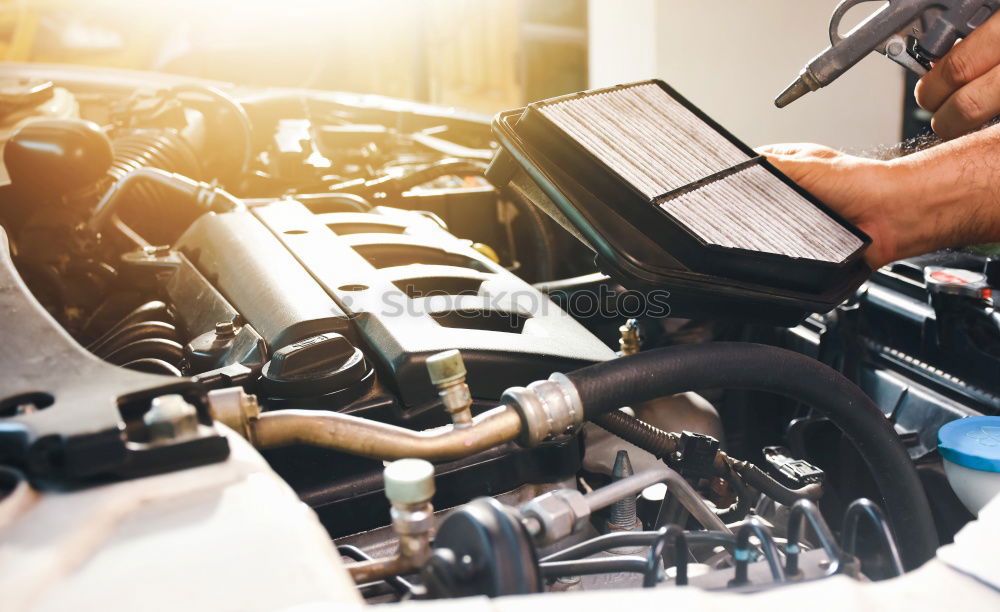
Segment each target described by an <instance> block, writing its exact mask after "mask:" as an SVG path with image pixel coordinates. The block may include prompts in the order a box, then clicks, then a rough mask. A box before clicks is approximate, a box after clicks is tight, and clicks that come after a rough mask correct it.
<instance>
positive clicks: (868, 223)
mask: <svg viewBox="0 0 1000 612" xmlns="http://www.w3.org/2000/svg"><path fill="white" fill-rule="evenodd" d="M757 152H758V153H760V154H761V155H764V156H766V157H767V158H768V160H769V161H770V162H771V163H772V164H774V165H775V166H776V167H777V168H778V169H779V170H781V171H782V172H784V173H785V174H787V175H788V177H789V178H791V179H792V180H793V181H795V182H796V183H798V184H799V185H801V186H802V187H803V188H805V189H806V191H809V192H810V193H812V194H813V195H815V196H816V197H818V198H819V199H820V200H821V201H823V202H824V203H825V204H827V205H828V206H830V208H832V209H834V210H835V211H837V212H838V213H840V214H841V215H842V216H843V217H844V218H845V219H847V220H848V221H850V222H851V223H853V224H854V225H856V226H857V227H858V228H860V229H861V231H863V232H865V233H866V234H868V235H869V236H871V238H872V244H871V247H869V249H868V251H867V252H866V253H865V259H866V261H867V262H868V264H869V265H870V266H871V267H872V268H878V267H880V266H882V265H885V264H886V263H889V262H890V261H893V260H895V259H897V258H898V256H897V237H896V233H895V232H894V231H893V230H894V222H893V216H894V210H895V208H896V207H895V205H894V202H895V201H897V200H898V199H899V193H898V190H899V189H898V188H899V185H898V183H896V181H895V178H894V177H892V176H890V174H891V171H892V170H891V167H890V165H889V164H888V163H886V162H883V161H878V160H873V159H866V158H863V157H855V156H853V155H848V154H846V153H842V152H840V151H837V150H836V149H831V148H830V147H824V146H822V145H816V144H778V145H769V146H765V147H760V148H758V149H757Z"/></svg>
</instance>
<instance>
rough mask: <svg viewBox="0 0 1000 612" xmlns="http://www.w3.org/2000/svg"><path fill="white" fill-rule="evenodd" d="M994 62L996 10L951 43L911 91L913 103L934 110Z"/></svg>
mask: <svg viewBox="0 0 1000 612" xmlns="http://www.w3.org/2000/svg"><path fill="white" fill-rule="evenodd" d="M997 65H1000V13H998V14H996V15H993V17H990V18H989V19H988V20H987V21H986V23H984V24H983V25H981V26H979V27H978V28H976V30H975V31H973V32H972V34H970V35H969V36H968V38H966V39H965V40H963V41H961V42H960V43H959V44H957V45H955V47H954V48H952V50H951V51H949V52H948V54H947V55H945V56H944V58H943V59H942V60H941V61H940V62H938V63H937V64H936V65H935V66H934V68H933V69H932V70H931V71H930V72H928V73H927V74H925V75H924V76H923V78H921V79H920V81H919V82H918V83H917V87H916V89H915V90H914V95H915V96H916V98H917V104H919V105H920V107H921V108H923V109H925V110H927V111H930V112H932V113H934V112H937V111H938V109H940V108H941V106H942V105H944V103H945V101H946V100H947V99H948V98H949V97H951V95H952V94H954V93H955V92H957V91H958V90H959V89H961V88H962V87H964V86H966V85H968V84H969V83H972V82H973V81H975V80H976V79H978V78H979V77H981V76H983V75H984V74H986V73H987V72H989V71H990V70H992V69H993V67H994V66H997ZM977 127H978V126H977Z"/></svg>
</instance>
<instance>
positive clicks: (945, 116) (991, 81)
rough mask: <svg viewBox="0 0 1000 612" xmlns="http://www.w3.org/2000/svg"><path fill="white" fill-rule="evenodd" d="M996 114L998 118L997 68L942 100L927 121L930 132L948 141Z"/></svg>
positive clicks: (999, 77) (999, 89)
mask: <svg viewBox="0 0 1000 612" xmlns="http://www.w3.org/2000/svg"><path fill="white" fill-rule="evenodd" d="M997 115H1000V66H996V67H994V68H993V69H992V70H990V71H989V72H987V73H986V74H984V75H983V76H981V77H979V78H978V79H976V80H975V81H973V82H971V83H969V84H968V85H966V86H965V87H962V88H961V89H959V90H958V91H956V92H955V93H953V94H952V95H951V96H950V97H949V98H948V99H947V100H945V102H944V104H942V105H941V107H940V108H939V109H938V111H937V112H936V113H934V117H933V118H932V119H931V129H933V130H934V133H935V134H937V135H938V136H940V137H941V138H944V139H946V140H948V139H951V138H957V137H959V136H962V135H964V134H968V133H969V132H971V131H973V130H975V129H978V128H979V127H981V126H982V125H983V124H985V123H986V122H987V121H989V120H990V119H993V118H994V117H996V116H997Z"/></svg>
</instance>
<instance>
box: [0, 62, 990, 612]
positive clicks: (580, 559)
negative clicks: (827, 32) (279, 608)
mask: <svg viewBox="0 0 1000 612" xmlns="http://www.w3.org/2000/svg"><path fill="white" fill-rule="evenodd" d="M0 79H2V80H3V83H4V85H3V87H2V88H0V102H2V106H0V113H2V117H0V122H2V127H0V133H2V139H3V141H4V152H3V156H4V165H5V171H6V173H7V175H8V179H9V184H7V185H4V186H3V187H0V227H2V231H0V245H2V247H3V248H0V310H2V312H3V313H4V314H3V317H2V320H3V325H4V326H5V327H4V331H3V338H4V343H3V344H4V348H3V349H2V351H0V364H2V366H3V369H2V372H3V374H2V378H0V381H2V383H0V464H2V465H3V466H5V467H4V468H3V470H4V472H3V474H6V475H5V476H4V478H5V479H8V478H9V479H12V480H11V484H9V485H4V486H3V487H0V510H2V509H3V506H4V505H5V504H8V503H14V502H15V501H16V500H15V498H16V496H15V495H14V492H15V491H17V490H18V489H17V487H18V486H20V485H18V483H19V482H21V483H22V484H23V483H30V485H31V487H32V488H33V489H35V490H37V491H39V492H41V494H44V495H51V496H59V495H62V494H63V493H73V494H76V493H78V492H80V491H83V490H87V489H91V488H96V489H100V488H102V487H111V486H116V485H115V483H118V484H121V483H123V482H127V481H132V480H135V481H141V480H142V479H147V478H151V477H162V476H163V475H170V474H174V475H178V476H179V475H181V474H183V473H185V471H191V470H196V469H197V470H200V469H204V467H205V466H211V465H213V464H218V463H224V462H227V461H233V458H234V457H236V456H240V457H244V458H246V457H249V456H251V455H255V453H259V454H260V455H261V456H262V457H263V459H264V460H265V461H266V465H264V464H263V463H262V464H261V466H260V467H258V468H255V469H259V470H264V471H273V472H274V473H276V474H277V476H278V477H280V480H281V481H283V482H284V483H286V484H287V485H288V486H289V487H290V488H291V489H292V490H293V491H294V493H295V496H296V497H297V499H298V500H301V502H303V503H304V504H305V505H307V506H308V507H309V508H310V509H311V511H312V512H313V513H315V517H316V518H317V519H318V522H319V524H320V525H322V528H323V529H322V530H316V533H312V532H310V537H313V536H317V537H314V538H313V539H315V540H316V542H317V545H325V544H323V543H324V542H332V543H333V545H335V546H336V551H337V553H339V555H338V556H339V559H338V562H339V563H338V565H340V564H342V565H344V566H346V571H347V572H348V573H349V575H350V577H351V580H352V581H353V583H352V582H350V581H345V583H344V584H345V585H346V586H344V588H350V589H354V588H355V586H354V585H356V589H357V591H356V592H357V593H358V594H359V596H360V597H361V598H362V599H363V600H364V601H365V602H367V603H373V604H374V603H391V602H399V601H405V600H411V599H415V600H426V599H445V598H456V597H468V596H484V595H485V596H488V597H500V596H509V595H528V594H533V593H550V594H551V595H544V596H543V597H560V596H561V595H560V593H563V592H580V591H586V592H591V591H603V590H612V589H640V588H648V589H689V590H691V589H701V590H704V591H726V592H730V591H732V592H740V593H750V592H758V591H761V592H762V591H769V590H775V589H778V588H780V587H782V586H783V585H785V584H790V583H803V582H823V581H824V580H826V579H828V578H830V577H833V576H848V577H850V578H851V579H852V580H854V581H858V582H862V583H867V582H871V581H882V580H888V579H893V578H896V577H898V576H901V575H903V574H904V573H906V572H908V571H911V570H915V569H917V568H919V567H920V566H921V565H923V564H925V563H926V562H928V560H930V559H932V558H933V557H934V555H935V552H936V550H937V549H938V547H939V546H940V545H944V544H948V543H951V542H952V541H953V540H954V539H955V536H956V534H957V533H958V532H959V531H960V530H961V529H962V528H963V527H965V526H966V525H967V524H969V523H970V521H973V520H974V518H975V517H974V516H973V514H972V513H971V512H970V511H969V510H968V509H967V508H966V507H965V505H963V503H962V502H961V501H960V500H959V498H958V497H957V496H956V494H955V492H954V491H953V490H952V489H951V487H950V486H949V484H948V480H947V478H946V475H945V473H944V468H943V467H942V461H941V457H940V454H939V453H938V451H937V431H938V429H939V428H940V427H941V426H942V425H944V424H945V423H948V422H950V421H953V420H956V419H959V418H962V417H967V416H977V415H991V414H996V413H997V411H998V409H1000V397H998V394H997V389H998V386H997V377H996V375H997V372H998V365H1000V328H998V326H997V321H998V319H997V313H996V311H995V310H994V307H993V302H992V293H991V291H990V288H991V287H992V286H994V284H995V283H1000V276H998V270H1000V267H998V266H997V262H998V261H1000V259H997V258H995V257H994V255H993V254H992V253H989V252H981V251H980V252H977V251H971V250H966V251H949V252H942V253H936V254H932V255H927V256H923V257H920V258H914V259H909V260H905V261H902V262H897V263H894V264H891V265H889V266H886V267H885V268H882V269H881V270H877V271H876V272H875V273H874V275H872V276H871V277H870V278H868V279H867V280H865V279H862V278H860V277H857V278H855V277H856V276H857V269H858V265H861V264H858V263H857V261H858V260H857V257H859V255H857V253H855V256H854V257H855V259H853V260H850V261H849V262H848V263H845V264H844V265H843V270H838V272H837V273H838V274H840V273H841V272H843V275H842V276H838V277H836V278H837V280H836V283H840V284H838V285H837V286H836V287H835V288H834V289H831V290H830V291H829V292H827V293H823V294H822V295H820V292H819V290H816V292H815V293H816V295H817V296H818V297H809V299H806V298H802V297H801V295H805V293H807V292H806V290H805V289H801V287H799V288H794V291H793V289H788V288H782V289H781V290H780V291H779V290H775V291H774V292H770V293H769V292H767V291H764V290H761V289H758V288H756V287H757V286H758V285H753V284H752V283H764V282H765V281H768V279H769V278H770V276H775V277H776V276H778V274H777V273H773V272H772V270H771V268H768V270H767V271H766V273H765V271H762V270H763V269H764V267H767V266H770V265H774V264H772V263H769V260H767V259H766V258H760V259H753V258H749V257H748V258H746V259H745V260H740V262H738V263H735V262H736V260H735V259H734V260H733V261H734V263H731V264H730V263H726V265H731V267H730V268H723V267H721V266H722V264H719V265H718V266H717V268H716V269H713V270H712V271H711V272H712V274H717V275H718V277H719V278H721V279H722V280H721V281H718V282H716V281H711V282H712V283H714V284H711V287H710V288H709V289H708V290H706V291H707V293H706V294H705V295H707V296H708V297H704V298H699V300H694V301H690V302H685V301H684V292H685V287H687V286H688V285H684V284H683V283H691V284H690V286H691V287H696V286H697V283H701V282H705V283H709V281H706V280H705V279H706V278H708V277H709V276H710V275H709V273H707V272H703V271H699V270H694V271H693V272H692V273H691V274H690V275H689V276H690V278H689V277H685V276H682V275H677V276H676V279H679V280H677V282H678V283H680V284H679V285H671V284H670V283H669V282H667V283H666V285H665V289H666V290H663V291H661V290H660V289H656V288H650V287H644V288H642V289H641V290H635V289H634V288H633V287H631V286H629V287H628V288H627V287H626V285H628V283H627V282H624V283H620V282H619V280H622V279H623V278H625V277H627V276H628V274H624V273H623V275H622V276H619V275H618V274H617V272H620V271H621V266H612V265H608V266H605V265H602V262H605V263H606V262H607V261H608V257H610V256H609V255H607V254H602V251H601V248H599V247H595V242H594V241H595V238H594V236H592V235H589V234H588V235H584V236H581V235H580V234H578V233H577V232H576V230H575V229H574V225H573V224H571V223H568V222H565V219H562V218H561V217H560V216H559V214H558V213H557V214H553V210H551V209H547V208H545V207H544V206H539V205H537V204H538V202H539V201H540V200H542V199H546V201H547V198H545V197H543V196H539V194H538V193H537V191H538V189H539V187H537V186H536V183H537V184H539V185H545V184H548V183H544V181H542V180H541V179H540V178H538V176H536V175H533V174H531V169H532V168H533V166H525V168H521V167H519V166H518V167H517V168H515V167H514V166H509V167H506V168H504V167H501V166H502V164H501V163H500V161H503V154H510V153H511V151H512V149H511V147H510V146H508V145H507V144H506V143H505V142H501V141H502V140H503V139H504V138H507V137H513V136H512V135H513V134H514V132H498V131H497V127H496V125H495V124H494V125H491V122H490V119H489V118H483V117H479V116H476V115H472V114H464V113H462V112H460V111H455V110H453V109H446V108H439V107H433V106H426V105H420V104H416V103H410V102H403V101H398V100H393V99H388V98H380V97H377V96H359V95H352V94H339V93H330V92H321V91H313V90H289V89H273V90H244V89H240V88H231V87H228V86H226V85H224V84H216V83H207V82H202V81H197V82H196V81H192V80H190V79H185V78H180V77H168V76H166V75H155V74H152V73H148V74H147V73H131V72H123V71H112V70H92V69H90V70H88V69H68V68H54V67H53V68H47V67H45V66H6V67H5V68H4V73H3V74H0ZM527 116H528V115H525V117H527ZM524 121H525V122H526V120H524ZM525 124H526V123H522V124H521V125H522V126H523V125H525ZM720 129H721V128H720ZM541 141H545V139H542V140H541ZM541 141H540V142H541ZM546 142H547V141H546ZM539 146H541V145H539ZM498 160H500V161H498ZM507 162H508V163H510V162H509V160H507ZM491 164H492V165H491ZM522 165H523V164H522ZM556 165H557V166H558V164H556ZM563 168H564V170H565V172H567V173H572V172H573V169H572V168H571V167H570V166H567V165H563ZM553 172H555V173H556V174H554V175H553V176H555V178H554V179H553V180H552V184H556V185H563V186H565V185H566V183H565V182H562V183H560V180H562V179H560V177H559V175H558V171H557V170H553ZM519 173H520V174H519ZM529 175H530V178H531V179H532V180H523V179H524V177H526V176H529ZM498 177H500V178H498ZM586 178H587V177H585V176H582V175H579V174H578V179H579V180H580V181H581V182H582V181H584V179H586ZM590 178H593V177H590ZM501 179H503V180H501ZM594 184H595V185H598V186H601V187H602V186H606V182H604V183H602V182H601V181H599V180H596V179H595V180H594ZM574 188H575V187H574ZM542 189H543V190H544V186H543V187H542ZM546 193H547V194H548V195H549V196H551V195H552V193H551V191H549V192H546ZM588 210H589V211H590V212H591V213H593V215H594V218H598V217H599V213H597V212H594V211H595V210H596V209H594V208H592V209H588ZM563 213H565V210H564V211H563ZM584 216H585V215H584ZM574 223H576V222H575V221H574ZM630 227H631V226H630ZM630 231H631V230H627V229H626V230H622V232H623V233H622V234H621V235H616V236H613V237H612V238H609V240H611V239H614V240H619V241H620V243H621V244H627V243H629V242H630V241H631V240H634V241H635V243H636V244H637V245H638V244H642V245H645V242H644V241H645V240H646V238H645V237H643V236H642V235H639V234H636V235H635V236H634V237H633V236H630V235H628V234H627V232H630ZM859 234H860V233H859ZM848 237H849V238H851V237H850V236H848ZM857 242H858V244H861V239H860V238H858V239H857ZM852 244H853V243H852ZM637 248H639V247H637ZM642 248H646V247H645V246H643V247H642ZM852 248H856V247H852ZM595 252H597V253H598V256H597V259H596V260H595ZM734 257H735V256H734ZM602 258H603V259H602ZM713 265H714V264H713ZM803 265H804V264H803ZM720 270H721V271H720ZM733 270H737V271H740V272H739V273H742V271H744V270H745V271H747V279H750V280H746V281H743V280H741V279H737V280H735V281H732V282H730V281H729V280H727V279H733V278H736V277H735V276H727V275H728V274H736V273H737V272H733ZM803 270H805V272H803V275H804V276H803V278H805V277H806V276H808V275H809V274H812V272H811V271H810V270H808V269H805V268H803ZM942 271H943V272H942ZM751 272H752V274H751ZM685 273H686V272H685ZM782 273H783V272H782ZM636 274H638V273H636ZM769 275H770V276H769ZM851 275H854V276H851ZM629 278H631V277H629ZM657 278H660V277H657ZM669 278H671V279H674V278H675V277H672V276H671V277H669ZM692 279H693V280H692ZM761 279H764V280H761ZM862 281H864V282H863V284H862ZM657 283H659V281H657ZM657 283H654V284H655V285H656V286H658V287H661V288H663V287H664V286H661V285H660V284H657ZM836 283H834V281H830V284H831V286H832V285H833V284H836ZM706 286H707V284H706ZM733 287H736V289H733ZM692 291H695V289H692ZM740 291H742V293H740ZM796 292H797V293H796ZM699 295H700V294H699ZM772 299H773V301H769V300H772ZM827 303H829V305H835V307H833V308H832V309H829V312H822V311H819V310H818V308H820V306H822V305H823V304H827ZM838 304H839V305H838ZM671 309H673V312H671ZM248 443H249V444H248ZM249 446H253V447H254V448H255V449H256V451H253V450H252V449H250V448H249ZM258 459H259V458H258ZM244 460H246V461H250V462H252V461H256V460H257V459H252V460H251V459H244ZM157 475H159V476H157ZM279 484H280V483H279ZM25 486H26V485H25ZM274 495H276V496H277V497H280V495H279V494H277V493H275V494H274ZM277 497H276V498H277ZM290 499H291V498H290ZM289 504H290V505H289V508H294V507H296V506H295V505H294V504H293V503H292V502H291V501H289ZM71 508H72V506H70V510H71ZM246 510H247V512H248V513H249V512H250V511H251V510H252V508H247V509H246ZM295 512H297V511H295ZM293 513H294V512H293ZM299 518H300V517H298V515H296V516H290V517H289V519H288V520H289V521H294V520H299ZM12 520H13V519H12ZM277 520H280V518H277ZM4 521H5V519H4V515H3V514H2V513H0V528H15V529H16V525H17V523H16V522H14V523H10V524H9V525H5V524H4ZM24 533H27V531H24ZM289 546H291V544H289ZM303 550H304V549H303ZM259 552H260V554H261V555H262V556H281V555H292V556H294V555H295V554H296V553H295V551H294V550H285V551H280V552H279V551H278V550H277V549H275V550H272V551H270V552H269V551H268V550H267V549H266V548H261V550H260V551H259ZM309 554H311V553H306V552H302V559H306V558H308V555H309ZM317 554H318V553H317ZM180 563H181V564H183V561H180ZM688 596H690V595H688ZM556 601H558V600H556ZM606 601H612V600H606ZM646 601H647V602H648V601H649V600H646ZM662 601H663V602H664V603H667V604H669V595H668V594H664V595H663V600H662Z"/></svg>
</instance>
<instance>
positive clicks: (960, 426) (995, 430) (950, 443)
mask: <svg viewBox="0 0 1000 612" xmlns="http://www.w3.org/2000/svg"><path fill="white" fill-rule="evenodd" d="M938 452H940V453H941V456H942V457H944V458H945V459H947V460H948V461H951V462H952V463H954V464H957V465H960V466H962V467H967V468H969V469H973V470H980V471H982V472H1000V417H994V416H977V417H966V418H964V419H958V420H955V421H951V422H950V423H945V424H944V425H942V426H941V429H939V430H938Z"/></svg>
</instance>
